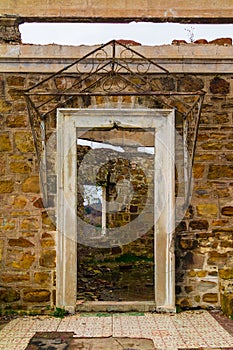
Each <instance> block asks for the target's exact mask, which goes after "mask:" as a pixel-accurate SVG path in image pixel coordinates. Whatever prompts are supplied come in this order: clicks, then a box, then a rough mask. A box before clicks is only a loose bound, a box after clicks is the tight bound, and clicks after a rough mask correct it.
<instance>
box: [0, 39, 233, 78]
mask: <svg viewBox="0 0 233 350" xmlns="http://www.w3.org/2000/svg"><path fill="white" fill-rule="evenodd" d="M97 47H98V46H60V45H44V46H43V45H0V72H6V73H7V72H9V73H14V72H15V73H54V72H57V71H59V70H60V69H62V68H64V67H65V66H67V65H68V64H70V63H72V62H74V61H75V60H77V59H79V58H82V57H83V56H84V55H87V54H88V53H90V52H91V51H93V50H94V49H96V48H97ZM107 49H108V50H107V53H108V54H109V56H110V55H111V52H110V49H111V48H110V47H107ZM118 49H119V50H117V55H116V57H120V56H121V51H122V49H120V48H118ZM134 50H135V51H137V52H138V53H140V54H142V55H144V57H146V58H150V59H152V60H154V61H155V63H157V64H160V65H161V66H163V67H164V68H166V69H167V70H168V71H169V72H171V73H172V72H173V73H190V74H192V73H193V74H201V73H204V74H205V73H213V74H218V73H219V74H220V73H221V74H224V73H232V70H233V46H230V45H227V46H219V45H210V44H208V45H198V44H183V45H163V46H134ZM98 58H99V59H101V58H102V59H104V58H106V56H105V54H104V53H103V54H102V57H101V55H98ZM150 72H151V73H152V72H157V73H158V72H160V71H159V70H155V71H150Z"/></svg>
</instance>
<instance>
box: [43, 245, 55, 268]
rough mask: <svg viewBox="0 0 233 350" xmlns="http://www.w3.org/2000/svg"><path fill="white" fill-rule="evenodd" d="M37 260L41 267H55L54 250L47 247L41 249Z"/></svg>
mask: <svg viewBox="0 0 233 350" xmlns="http://www.w3.org/2000/svg"><path fill="white" fill-rule="evenodd" d="M39 262H40V266H42V267H48V268H49V267H50V268H54V267H56V251H55V250H48V249H47V250H44V251H42V253H41V256H40V260H39Z"/></svg>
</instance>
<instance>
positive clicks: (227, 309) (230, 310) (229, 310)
mask: <svg viewBox="0 0 233 350" xmlns="http://www.w3.org/2000/svg"><path fill="white" fill-rule="evenodd" d="M221 308H222V311H223V313H224V314H225V315H227V316H232V315H233V293H229V294H228V293H225V294H221Z"/></svg>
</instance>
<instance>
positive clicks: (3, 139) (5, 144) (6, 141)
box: [0, 133, 12, 152]
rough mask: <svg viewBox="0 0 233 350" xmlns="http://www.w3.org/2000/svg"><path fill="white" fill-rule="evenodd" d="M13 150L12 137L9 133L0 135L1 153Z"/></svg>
mask: <svg viewBox="0 0 233 350" xmlns="http://www.w3.org/2000/svg"><path fill="white" fill-rule="evenodd" d="M11 150H12V145H11V141H10V136H9V134H8V133H0V152H9V151H11Z"/></svg>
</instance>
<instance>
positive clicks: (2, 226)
mask: <svg viewBox="0 0 233 350" xmlns="http://www.w3.org/2000/svg"><path fill="white" fill-rule="evenodd" d="M15 227H16V220H15V219H11V218H1V219H0V230H1V231H12V230H14V229H15Z"/></svg>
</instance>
